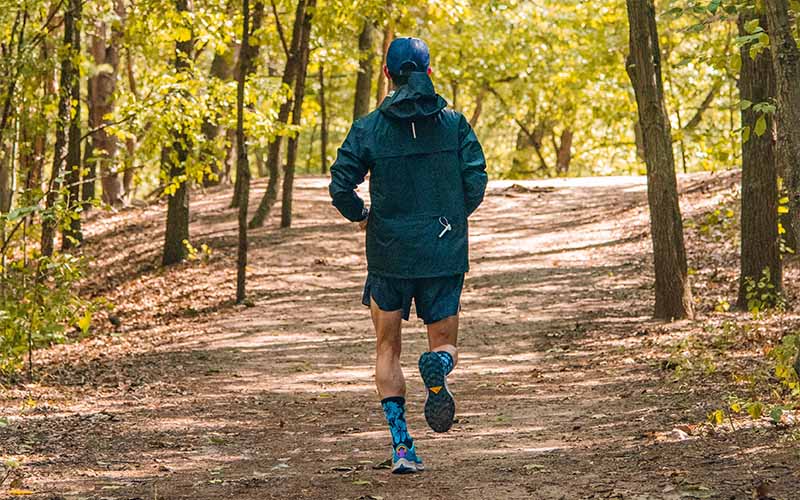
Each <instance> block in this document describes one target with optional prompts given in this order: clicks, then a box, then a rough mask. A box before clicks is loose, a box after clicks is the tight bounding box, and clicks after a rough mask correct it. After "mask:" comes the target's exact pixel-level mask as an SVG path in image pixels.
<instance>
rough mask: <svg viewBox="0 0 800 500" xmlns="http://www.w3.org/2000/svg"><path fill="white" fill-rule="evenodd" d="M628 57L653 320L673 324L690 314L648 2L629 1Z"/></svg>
mask: <svg viewBox="0 0 800 500" xmlns="http://www.w3.org/2000/svg"><path fill="white" fill-rule="evenodd" d="M627 7H628V21H629V23H630V38H629V42H630V55H629V56H628V61H627V71H628V75H629V76H630V79H631V82H632V83H633V88H634V91H635V93H636V103H637V108H638V111H639V121H640V122H641V124H642V132H643V134H642V138H643V142H644V152H645V162H646V163H647V198H648V202H649V205H650V228H651V232H652V238H653V258H654V263H655V276H656V283H655V296H656V297H655V299H656V300H655V317H656V318H659V319H666V320H673V319H681V318H691V317H693V316H694V310H693V305H692V292H691V287H690V285H689V277H688V269H687V265H686V250H685V247H684V243H683V222H682V220H681V213H680V207H679V203H678V188H677V180H676V177H675V158H674V156H673V152H672V137H671V133H670V125H669V118H668V115H667V111H666V107H665V105H664V87H663V80H662V78H661V52H660V48H659V44H658V30H657V29H656V20H655V7H654V5H653V1H652V0H627Z"/></svg>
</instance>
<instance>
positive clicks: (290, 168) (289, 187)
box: [281, 0, 316, 227]
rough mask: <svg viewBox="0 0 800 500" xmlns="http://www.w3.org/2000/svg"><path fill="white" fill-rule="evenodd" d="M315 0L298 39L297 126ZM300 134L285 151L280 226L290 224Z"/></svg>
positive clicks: (294, 119) (310, 3)
mask: <svg viewBox="0 0 800 500" xmlns="http://www.w3.org/2000/svg"><path fill="white" fill-rule="evenodd" d="M315 5H316V0H308V4H307V7H306V12H305V16H304V21H303V31H302V35H301V39H300V46H299V52H298V53H299V58H298V71H297V78H296V79H295V85H294V109H293V110H292V125H294V126H296V127H297V126H299V125H300V118H301V116H302V114H303V113H302V111H303V98H304V97H305V89H306V74H307V73H308V56H309V42H310V38H311V17H312V14H311V12H310V11H313V9H314V7H315ZM299 140H300V134H299V133H298V134H296V135H293V136H291V137H289V143H288V145H287V151H286V167H285V168H284V172H283V193H282V194H283V202H282V204H281V227H291V225H292V195H293V194H294V193H293V191H294V172H295V165H296V163H297V144H298V142H299Z"/></svg>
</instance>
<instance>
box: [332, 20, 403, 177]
mask: <svg viewBox="0 0 800 500" xmlns="http://www.w3.org/2000/svg"><path fill="white" fill-rule="evenodd" d="M392 40H394V21H393V20H392V19H389V20H388V21H386V26H384V27H383V44H382V45H381V65H380V67H379V68H378V94H377V96H376V99H375V107H378V106H380V105H381V103H382V102H383V100H384V99H385V98H386V95H387V94H388V93H389V79H388V78H386V75H385V74H384V72H383V67H384V66H386V53H387V52H389V45H391V44H392ZM322 173H323V174H324V173H325V172H322Z"/></svg>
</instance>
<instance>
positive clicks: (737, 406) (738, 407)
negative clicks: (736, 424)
mask: <svg viewBox="0 0 800 500" xmlns="http://www.w3.org/2000/svg"><path fill="white" fill-rule="evenodd" d="M731 410H733V412H734V413H739V412H741V411H742V405H740V404H739V403H733V404H732V405H731Z"/></svg>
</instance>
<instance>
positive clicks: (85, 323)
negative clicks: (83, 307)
mask: <svg viewBox="0 0 800 500" xmlns="http://www.w3.org/2000/svg"><path fill="white" fill-rule="evenodd" d="M90 326H92V311H89V310H87V311H86V312H85V313H83V316H82V317H81V318H80V319H79V320H78V328H80V329H81V332H83V333H84V334H86V333H88V332H89V327H90Z"/></svg>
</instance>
